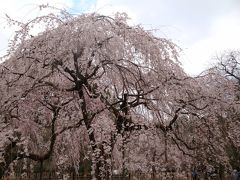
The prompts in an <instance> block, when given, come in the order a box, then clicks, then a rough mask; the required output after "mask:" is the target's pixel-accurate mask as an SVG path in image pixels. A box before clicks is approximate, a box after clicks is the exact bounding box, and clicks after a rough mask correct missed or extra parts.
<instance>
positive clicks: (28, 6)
mask: <svg viewBox="0 0 240 180" xmlns="http://www.w3.org/2000/svg"><path fill="white" fill-rule="evenodd" d="M33 2H34V3H33ZM41 4H49V5H52V6H54V7H57V8H69V7H72V5H73V0H51V1H49V0H35V1H32V0H21V1H20V0H19V1H18V0H7V1H5V2H4V3H1V6H0V42H1V44H0V56H3V55H4V54H5V53H6V50H7V44H8V41H9V39H10V38H11V37H12V36H13V35H14V31H16V27H9V26H8V25H7V20H6V16H5V15H6V14H7V15H9V16H10V17H11V18H13V19H15V20H19V21H21V22H23V21H26V20H28V19H32V18H33V17H36V16H38V15H40V14H41V13H42V12H40V9H39V7H38V6H39V5H41ZM46 11H47V10H46ZM46 11H45V12H44V13H46Z"/></svg>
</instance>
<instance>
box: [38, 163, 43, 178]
mask: <svg viewBox="0 0 240 180" xmlns="http://www.w3.org/2000/svg"><path fill="white" fill-rule="evenodd" d="M42 179H43V161H40V177H39V180H42Z"/></svg>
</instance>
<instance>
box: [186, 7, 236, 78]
mask: <svg viewBox="0 0 240 180" xmlns="http://www.w3.org/2000/svg"><path fill="white" fill-rule="evenodd" d="M239 19H240V13H239V12H238V11H237V12H232V13H229V14H227V15H225V16H222V17H219V18H218V19H217V20H216V21H215V22H214V23H213V24H212V25H211V27H210V31H209V35H208V36H206V37H205V38H203V39H201V40H199V41H196V42H195V43H193V44H192V45H191V46H189V48H188V49H187V50H186V51H185V55H184V57H183V58H182V59H183V61H184V63H183V64H184V68H185V69H186V70H187V71H188V73H190V74H194V75H196V74H198V73H200V72H201V71H202V70H203V69H206V68H207V67H209V66H210V65H212V64H214V57H215V56H217V55H219V54H221V53H223V52H224V51H225V50H236V49H240V36H239V32H240V21H239Z"/></svg>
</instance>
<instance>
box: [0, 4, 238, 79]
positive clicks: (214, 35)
mask: <svg viewBox="0 0 240 180" xmlns="http://www.w3.org/2000/svg"><path fill="white" fill-rule="evenodd" d="M43 3H45V4H46V3H49V4H51V5H54V6H57V7H60V8H61V7H64V8H67V9H69V11H71V12H72V13H82V12H93V11H95V12H98V13H103V14H106V15H112V14H113V13H114V12H117V11H120V12H127V14H128V15H129V16H130V17H131V18H132V23H133V24H142V25H143V26H144V27H145V28H146V29H158V30H159V31H158V33H157V35H158V36H161V37H165V38H169V39H172V41H174V42H175V43H176V44H178V45H179V46H180V47H181V48H182V50H183V51H182V56H181V61H182V64H183V67H184V69H185V70H186V72H188V73H189V74H191V75H196V74H198V73H200V72H201V71H203V70H204V69H205V68H207V66H208V65H210V64H212V63H213V60H212V59H213V57H214V56H216V55H217V54H219V53H221V52H222V51H224V50H230V49H238V48H240V0H7V1H2V2H1V6H0V42H1V44H0V55H3V54H4V53H5V51H6V48H7V41H8V39H9V37H11V36H12V35H13V32H12V31H11V29H9V28H7V27H5V26H6V19H5V14H8V15H10V16H11V17H13V18H16V19H19V20H25V19H29V18H31V17H33V16H36V15H37V14H38V11H37V4H43ZM4 27H5V28H4Z"/></svg>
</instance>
